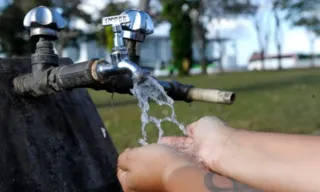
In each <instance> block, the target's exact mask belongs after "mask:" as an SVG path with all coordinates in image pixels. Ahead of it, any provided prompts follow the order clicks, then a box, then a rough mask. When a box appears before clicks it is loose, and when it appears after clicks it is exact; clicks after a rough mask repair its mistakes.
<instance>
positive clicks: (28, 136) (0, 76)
mask: <svg viewBox="0 0 320 192" xmlns="http://www.w3.org/2000/svg"><path fill="white" fill-rule="evenodd" d="M30 62H31V61H30V58H15V59H0V109H1V113H0V127H1V129H0V149H1V150H0V170H1V174H0V191H3V192H7V191H8V192H11V191H39V192H57V191H59V192H69V191H70V192H71V191H72V192H74V191H112V192H113V191H114V192H117V191H121V187H120V185H119V183H118V180H117V177H116V162H117V152H116V149H115V147H114V145H113V143H112V141H111V139H110V137H109V135H108V133H107V134H106V136H105V137H104V135H103V133H102V130H101V128H104V124H103V122H102V120H101V119H100V117H99V114H98V112H97V110H96V107H95V106H94V104H93V102H92V100H91V98H90V97H89V95H88V93H87V91H86V89H75V90H73V91H63V92H60V93H56V94H53V95H50V96H43V97H37V98H33V97H32V98H24V97H21V96H18V95H17V94H15V93H14V91H13V86H12V81H13V79H14V77H16V76H18V75H21V74H25V73H30V72H31V63H30ZM60 62H62V63H71V61H70V60H69V59H63V60H61V61H60Z"/></svg>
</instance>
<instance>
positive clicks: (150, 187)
mask: <svg viewBox="0 0 320 192" xmlns="http://www.w3.org/2000/svg"><path fill="white" fill-rule="evenodd" d="M189 158H190V157H188V156H187V155H185V154H184V153H182V152H180V151H178V150H176V149H174V148H173V147H170V146H167V145H161V144H151V145H146V146H143V147H139V148H134V149H127V150H125V151H124V152H123V153H121V154H120V156H119V158H118V179H119V181H120V183H121V185H122V188H123V190H124V192H147V191H154V192H162V191H166V190H165V188H166V183H167V179H168V177H169V175H170V174H171V173H172V172H174V171H175V170H178V169H179V168H182V167H184V166H195V165H194V164H193V163H192V161H191V160H190V159H189Z"/></svg>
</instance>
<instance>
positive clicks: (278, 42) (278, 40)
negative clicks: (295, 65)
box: [274, 8, 282, 70]
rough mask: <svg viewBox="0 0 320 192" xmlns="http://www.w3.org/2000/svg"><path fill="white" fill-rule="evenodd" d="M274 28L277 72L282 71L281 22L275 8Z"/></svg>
mask: <svg viewBox="0 0 320 192" xmlns="http://www.w3.org/2000/svg"><path fill="white" fill-rule="evenodd" d="M274 18H275V22H276V26H275V42H276V46H277V58H278V70H281V69H282V56H281V53H282V42H281V41H282V39H281V23H280V22H281V21H280V16H279V13H278V10H277V8H274Z"/></svg>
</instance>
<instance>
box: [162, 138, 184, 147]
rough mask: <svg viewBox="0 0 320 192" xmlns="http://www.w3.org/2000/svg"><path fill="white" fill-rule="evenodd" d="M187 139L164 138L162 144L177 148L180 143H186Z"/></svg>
mask: <svg viewBox="0 0 320 192" xmlns="http://www.w3.org/2000/svg"><path fill="white" fill-rule="evenodd" d="M185 139H186V137H162V138H161V139H160V144H165V145H169V146H176V145H177V144H178V143H182V142H185Z"/></svg>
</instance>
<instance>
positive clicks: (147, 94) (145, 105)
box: [131, 76, 186, 145]
mask: <svg viewBox="0 0 320 192" xmlns="http://www.w3.org/2000/svg"><path fill="white" fill-rule="evenodd" d="M131 93H132V94H133V96H134V97H135V98H137V100H138V106H139V107H140V109H141V112H142V113H141V122H142V126H141V131H142V138H141V139H139V143H140V144H141V145H147V144H148V142H147V133H146V126H147V124H148V123H154V124H155V125H156V127H157V128H158V131H159V134H158V142H159V141H160V139H161V138H162V136H163V134H164V132H163V129H162V128H161V123H162V122H164V121H168V122H171V123H173V124H175V125H177V126H178V127H179V129H180V130H181V131H182V132H183V134H185V135H186V129H185V127H184V125H183V124H181V123H180V122H178V120H177V119H176V114H175V111H174V107H173V104H174V100H173V99H171V98H170V97H169V96H168V95H167V93H166V91H165V90H164V88H163V87H162V86H161V85H160V84H159V83H158V82H157V80H155V79H154V78H153V77H151V76H148V77H147V80H145V81H144V82H143V83H140V84H134V86H133V89H131ZM150 100H153V101H155V102H157V104H158V105H161V106H163V105H164V106H169V107H170V108H171V116H168V117H165V118H156V117H153V116H150V115H149V114H148V111H149V109H150V105H149V101H150Z"/></svg>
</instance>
